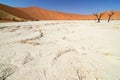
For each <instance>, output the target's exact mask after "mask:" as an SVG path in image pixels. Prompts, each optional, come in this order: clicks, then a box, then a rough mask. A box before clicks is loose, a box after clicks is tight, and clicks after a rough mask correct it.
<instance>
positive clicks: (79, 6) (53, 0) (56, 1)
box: [0, 0, 120, 14]
mask: <svg viewBox="0 0 120 80" xmlns="http://www.w3.org/2000/svg"><path fill="white" fill-rule="evenodd" d="M0 3H2V4H6V5H9V6H14V7H29V6H37V7H40V8H44V9H48V10H55V11H60V12H68V13H77V14H92V13H94V12H102V11H106V10H118V11H120V0H0Z"/></svg>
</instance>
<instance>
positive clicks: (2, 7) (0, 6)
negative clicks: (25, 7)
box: [0, 4, 33, 20]
mask: <svg viewBox="0 0 120 80" xmlns="http://www.w3.org/2000/svg"><path fill="white" fill-rule="evenodd" d="M0 10H3V11H5V12H7V13H9V14H11V15H14V16H16V17H18V18H23V19H26V20H29V19H33V17H31V16H29V15H28V14H26V13H25V12H23V11H21V10H19V9H17V8H14V7H10V6H7V5H3V4H0Z"/></svg>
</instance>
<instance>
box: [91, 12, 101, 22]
mask: <svg viewBox="0 0 120 80" xmlns="http://www.w3.org/2000/svg"><path fill="white" fill-rule="evenodd" d="M93 15H94V16H95V17H96V18H97V20H98V23H100V20H101V18H102V16H103V13H94V14H93Z"/></svg>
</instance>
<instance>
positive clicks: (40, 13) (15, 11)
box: [0, 4, 120, 20]
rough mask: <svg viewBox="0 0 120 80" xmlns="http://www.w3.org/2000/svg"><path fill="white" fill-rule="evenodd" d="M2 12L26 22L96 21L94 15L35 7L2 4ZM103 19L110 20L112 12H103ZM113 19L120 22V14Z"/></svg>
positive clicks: (117, 12) (0, 6) (0, 8)
mask: <svg viewBox="0 0 120 80" xmlns="http://www.w3.org/2000/svg"><path fill="white" fill-rule="evenodd" d="M0 10H3V11H5V12H7V13H9V14H11V15H14V16H16V17H18V18H21V19H25V20H94V19H96V17H95V16H93V15H81V14H70V13H63V12H57V11H52V10H45V9H42V8H38V7H35V6H32V7H27V8H16V7H10V6H7V5H3V4H0ZM103 13H104V15H103V17H102V19H107V18H108V13H110V11H106V12H103ZM112 19H117V20H120V12H119V11H115V14H114V15H113V16H112Z"/></svg>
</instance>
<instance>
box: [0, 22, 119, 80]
mask: <svg viewBox="0 0 120 80" xmlns="http://www.w3.org/2000/svg"><path fill="white" fill-rule="evenodd" d="M0 80H120V21H112V22H110V23H107V22H106V21H103V22H101V23H96V22H95V21H37V22H35V21H33V22H17V23H15V22H13V23H0Z"/></svg>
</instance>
